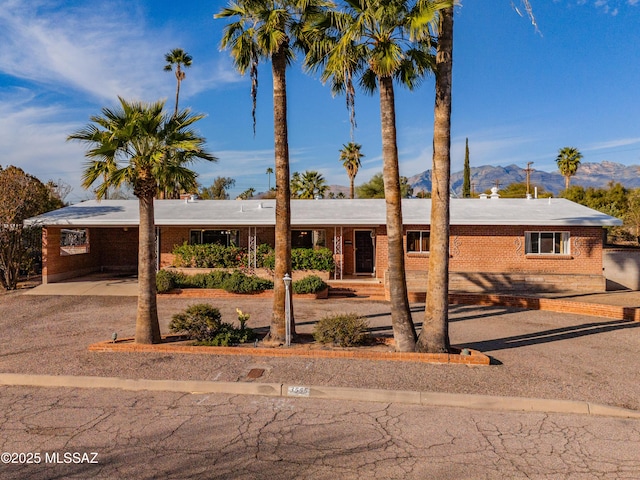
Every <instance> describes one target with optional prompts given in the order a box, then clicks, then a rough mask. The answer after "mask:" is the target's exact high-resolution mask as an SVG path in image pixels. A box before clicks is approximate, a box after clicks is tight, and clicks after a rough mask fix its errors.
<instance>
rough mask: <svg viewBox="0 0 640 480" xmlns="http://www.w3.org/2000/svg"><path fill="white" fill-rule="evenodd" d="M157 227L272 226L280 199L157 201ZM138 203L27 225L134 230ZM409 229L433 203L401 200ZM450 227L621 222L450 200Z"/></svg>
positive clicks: (553, 203) (527, 204)
mask: <svg viewBox="0 0 640 480" xmlns="http://www.w3.org/2000/svg"><path fill="white" fill-rule="evenodd" d="M154 207H155V210H154V213H155V223H156V225H157V226H203V227H204V226H212V227H213V226H219V227H231V226H273V225H275V200H196V201H189V202H187V201H184V200H156V201H155V202H154ZM138 209H139V206H138V201H137V200H103V201H101V202H98V201H95V200H89V201H86V202H82V203H79V204H76V205H71V206H68V207H64V208H62V209H60V210H55V211H53V212H48V213H45V214H43V215H39V216H37V217H33V218H30V219H28V220H26V221H25V223H26V224H41V225H52V226H87V227H91V226H96V227H98V226H99V227H120V226H123V227H124V226H135V225H138V223H139V221H138V218H139V210H138ZM402 212H403V224H404V225H429V223H430V212H431V200H430V199H405V200H403V201H402ZM450 215H451V218H450V224H451V225H522V226H549V227H569V226H598V227H601V226H617V225H622V221H621V220H619V219H617V218H615V217H611V216H609V215H606V214H604V213H600V212H598V211H596V210H593V209H590V208H587V207H585V206H582V205H579V204H577V203H574V202H571V201H569V200H566V199H563V198H552V199H546V198H545V199H531V200H526V199H508V198H505V199H486V200H480V199H451V213H450ZM385 224H386V205H385V200H384V199H355V200H347V199H340V200H333V199H331V200H292V201H291V225H292V226H294V227H301V226H325V227H339V226H342V227H350V226H354V227H364V226H368V227H371V226H376V225H385Z"/></svg>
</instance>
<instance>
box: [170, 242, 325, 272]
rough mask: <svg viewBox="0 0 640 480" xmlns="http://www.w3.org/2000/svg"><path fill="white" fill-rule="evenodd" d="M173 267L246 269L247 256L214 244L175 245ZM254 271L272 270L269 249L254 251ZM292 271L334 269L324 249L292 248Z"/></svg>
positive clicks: (264, 246) (262, 246) (272, 257)
mask: <svg viewBox="0 0 640 480" xmlns="http://www.w3.org/2000/svg"><path fill="white" fill-rule="evenodd" d="M173 255H174V256H175V258H174V262H173V263H174V265H175V266H176V267H187V268H246V267H248V266H249V258H248V257H249V255H248V252H247V249H246V248H240V247H236V246H235V245H232V246H230V247H225V246H223V245H217V244H214V243H208V244H204V245H188V244H187V243H185V244H183V245H176V246H175V247H174V249H173ZM256 263H257V265H256V266H257V267H258V268H268V269H270V270H273V269H274V268H275V254H274V251H273V248H271V247H270V246H269V245H267V244H264V243H263V244H260V245H258V247H257V249H256ZM291 265H292V269H293V270H320V271H324V272H329V271H331V270H333V268H334V261H333V253H332V252H331V250H329V249H328V248H319V249H312V248H294V249H293V250H292V251H291Z"/></svg>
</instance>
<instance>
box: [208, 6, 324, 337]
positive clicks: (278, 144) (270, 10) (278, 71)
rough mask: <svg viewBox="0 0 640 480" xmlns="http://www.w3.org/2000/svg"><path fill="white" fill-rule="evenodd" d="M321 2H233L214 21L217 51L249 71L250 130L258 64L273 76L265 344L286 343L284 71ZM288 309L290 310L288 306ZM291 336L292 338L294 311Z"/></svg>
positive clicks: (288, 207) (288, 214)
mask: <svg viewBox="0 0 640 480" xmlns="http://www.w3.org/2000/svg"><path fill="white" fill-rule="evenodd" d="M328 5H329V3H328V2H326V1H325V0H235V1H232V2H231V3H230V4H229V5H228V6H227V7H226V8H223V9H222V10H221V11H220V12H219V13H217V14H216V15H215V16H214V18H233V19H234V21H233V22H232V23H230V24H228V25H227V26H226V27H225V29H224V33H223V36H222V42H221V45H222V48H224V49H229V50H230V51H231V56H232V57H233V61H234V63H235V66H236V68H237V69H238V71H239V72H240V73H241V74H244V73H246V71H247V70H249V76H250V77H251V96H252V99H253V109H252V117H253V129H254V134H255V125H256V116H255V111H256V97H257V88H258V64H259V62H260V61H261V60H264V61H270V62H271V73H272V77H273V126H274V143H275V148H274V153H275V175H276V212H275V213H276V227H275V258H276V263H275V278H276V282H275V285H274V295H273V297H274V300H273V315H272V318H271V325H270V330H269V334H268V335H267V337H266V338H265V340H266V341H267V342H268V343H273V344H281V343H283V342H284V340H285V331H286V328H285V322H286V319H285V311H286V309H285V287H284V283H283V282H281V281H279V279H281V278H283V277H284V275H285V274H286V273H291V204H290V197H291V193H290V191H289V188H290V185H289V140H288V133H287V87H286V70H287V66H288V65H289V64H290V63H291V61H292V59H293V56H294V50H295V49H296V48H297V47H300V46H302V45H301V44H300V43H299V41H298V40H299V34H300V33H301V32H302V26H303V25H304V24H305V22H306V19H307V17H308V16H309V15H313V14H314V13H315V12H317V11H318V10H319V9H321V8H324V7H326V6H328ZM290 307H292V305H290ZM290 312H292V313H291V316H290V318H291V325H290V327H291V330H290V331H291V333H292V334H295V322H294V321H293V308H291V310H290Z"/></svg>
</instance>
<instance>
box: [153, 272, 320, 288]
mask: <svg viewBox="0 0 640 480" xmlns="http://www.w3.org/2000/svg"><path fill="white" fill-rule="evenodd" d="M327 287H328V285H327V284H326V283H325V282H324V281H323V280H322V279H321V278H320V277H318V276H316V275H309V276H307V277H304V278H302V279H300V280H297V281H295V282H293V284H292V286H291V289H292V290H293V293H317V292H320V291H322V290H324V289H325V288H327ZM156 288H157V290H158V293H166V292H169V291H171V290H173V289H175V288H217V289H222V290H225V291H227V292H231V293H257V292H262V291H264V290H271V289H273V282H272V281H271V280H267V279H264V278H260V277H257V276H255V275H245V274H244V273H242V272H240V271H238V270H236V271H234V272H233V273H228V272H225V271H223V270H216V271H213V272H209V273H198V274H196V275H185V274H184V273H181V272H171V271H169V270H160V271H159V272H158V273H157V274H156Z"/></svg>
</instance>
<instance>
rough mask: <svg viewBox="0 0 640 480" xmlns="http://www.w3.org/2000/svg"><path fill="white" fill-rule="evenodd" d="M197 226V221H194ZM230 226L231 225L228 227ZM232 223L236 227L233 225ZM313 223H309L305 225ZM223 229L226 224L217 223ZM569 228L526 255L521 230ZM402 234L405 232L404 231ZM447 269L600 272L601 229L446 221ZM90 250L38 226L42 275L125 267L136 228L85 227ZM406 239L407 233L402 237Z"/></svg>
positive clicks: (380, 234)
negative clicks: (544, 248)
mask: <svg viewBox="0 0 640 480" xmlns="http://www.w3.org/2000/svg"><path fill="white" fill-rule="evenodd" d="M191 228H192V227H162V228H161V235H160V238H161V244H160V260H161V266H163V267H164V266H169V265H171V264H172V262H173V255H172V254H171V252H172V251H173V248H174V246H175V245H181V244H183V243H184V242H185V241H188V240H189V230H191ZM196 228H197V227H196ZM228 228H229V229H233V227H228ZM236 228H237V227H236ZM305 228H309V229H312V228H313V227H305ZM220 229H225V227H220ZM239 230H240V239H239V240H240V246H242V247H246V246H247V244H248V235H249V228H248V227H241V228H239ZM355 230H356V229H355V228H353V227H343V229H342V234H343V242H344V241H351V244H350V245H348V244H344V243H343V255H344V269H343V274H345V275H351V274H353V273H354V245H353V242H354V231H355ZM373 230H375V233H376V239H375V246H376V260H375V265H376V276H377V277H378V278H384V274H385V271H386V270H387V268H388V260H387V237H386V227H384V226H381V227H377V228H374V229H373ZM407 230H428V228H425V227H423V226H419V225H408V226H406V227H405V232H406V231H407ZM541 230H547V231H548V230H551V231H569V232H570V236H571V240H570V254H569V255H562V256H560V255H549V256H538V255H525V254H524V248H525V245H524V235H525V231H541ZM325 231H326V241H327V247H328V248H330V249H333V235H334V229H333V228H326V229H325ZM405 235H406V233H405ZM257 240H258V244H261V243H267V244H270V245H273V244H274V240H275V237H274V229H273V228H272V227H259V228H257ZM450 242H451V247H450V252H451V257H450V270H451V272H459V273H464V272H481V273H540V274H542V273H546V274H579V275H599V276H601V275H602V229H601V228H600V227H571V228H560V227H559V228H543V227H535V226H502V227H496V226H464V225H462V226H461V225H454V226H452V227H451V239H450ZM89 244H90V250H89V253H88V254H82V255H70V256H64V257H63V256H61V255H60V228H58V227H50V228H47V229H44V230H43V278H46V277H47V276H49V277H50V278H60V276H64V275H65V274H66V272H84V271H86V270H91V269H94V270H95V269H99V268H102V267H106V268H109V267H112V268H127V267H131V266H136V265H137V252H138V229H137V228H126V229H125V228H90V229H89ZM405 244H406V237H405ZM428 265H429V255H428V254H421V253H408V254H407V255H406V257H405V267H406V269H407V271H426V270H428Z"/></svg>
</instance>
